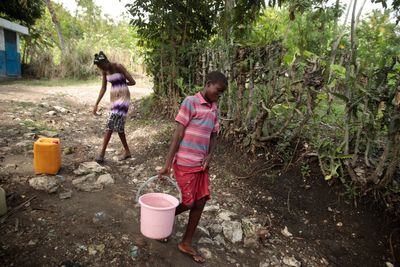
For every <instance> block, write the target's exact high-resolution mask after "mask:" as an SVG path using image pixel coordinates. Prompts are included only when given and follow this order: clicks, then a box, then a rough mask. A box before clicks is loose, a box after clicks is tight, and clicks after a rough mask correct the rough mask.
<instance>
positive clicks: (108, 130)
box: [96, 129, 113, 162]
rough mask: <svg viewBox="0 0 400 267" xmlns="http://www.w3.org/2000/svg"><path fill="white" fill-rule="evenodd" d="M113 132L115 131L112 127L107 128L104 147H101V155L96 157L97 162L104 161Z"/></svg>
mask: <svg viewBox="0 0 400 267" xmlns="http://www.w3.org/2000/svg"><path fill="white" fill-rule="evenodd" d="M112 133H113V132H112V131H111V130H110V129H107V130H106V132H105V133H104V139H103V147H102V149H101V152H100V155H98V156H97V158H96V161H97V162H102V161H104V155H105V154H106V149H107V146H108V142H110V138H111V135H112Z"/></svg>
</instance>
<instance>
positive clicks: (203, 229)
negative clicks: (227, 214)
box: [197, 225, 210, 236]
mask: <svg viewBox="0 0 400 267" xmlns="http://www.w3.org/2000/svg"><path fill="white" fill-rule="evenodd" d="M197 230H198V231H199V232H200V233H202V234H203V235H205V236H210V232H209V231H208V230H207V229H206V228H205V227H203V226H200V225H198V226H197Z"/></svg>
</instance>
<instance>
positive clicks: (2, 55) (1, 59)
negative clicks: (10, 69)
mask: <svg viewBox="0 0 400 267" xmlns="http://www.w3.org/2000/svg"><path fill="white" fill-rule="evenodd" d="M0 76H6V51H4V50H0Z"/></svg>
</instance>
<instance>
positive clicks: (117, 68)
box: [93, 51, 136, 163]
mask: <svg viewBox="0 0 400 267" xmlns="http://www.w3.org/2000/svg"><path fill="white" fill-rule="evenodd" d="M93 63H94V64H95V65H96V66H97V67H98V68H99V69H100V70H101V72H102V76H103V79H102V84H101V89H100V93H99V97H98V98H97V101H96V104H95V106H94V108H93V114H94V115H97V109H98V105H99V103H100V101H101V99H102V98H103V96H104V94H105V92H106V90H107V82H110V83H111V90H110V99H111V112H110V116H109V118H108V120H107V123H106V131H105V133H104V140H103V147H102V149H101V152H100V154H99V155H98V156H97V157H96V161H97V162H98V163H102V162H104V156H105V153H106V149H107V145H108V142H109V141H110V138H111V135H112V133H113V132H117V133H118V135H119V138H120V139H121V143H122V145H123V147H124V153H123V154H122V155H121V156H120V157H119V160H125V159H127V158H130V157H131V152H130V150H129V146H128V143H127V142H126V136H125V120H126V115H127V113H128V110H129V105H130V100H131V99H130V93H129V88H128V85H135V84H136V82H135V80H134V79H133V77H132V75H131V74H130V73H129V72H128V71H127V70H126V69H125V67H124V66H123V65H121V64H118V63H112V62H110V61H109V60H108V59H107V57H106V55H105V54H104V53H103V52H102V51H100V52H99V53H98V54H95V55H94V61H93Z"/></svg>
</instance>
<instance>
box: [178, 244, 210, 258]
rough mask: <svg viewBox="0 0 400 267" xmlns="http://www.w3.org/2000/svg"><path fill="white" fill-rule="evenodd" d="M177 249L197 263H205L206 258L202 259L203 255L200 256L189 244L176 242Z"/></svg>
mask: <svg viewBox="0 0 400 267" xmlns="http://www.w3.org/2000/svg"><path fill="white" fill-rule="evenodd" d="M178 250H179V251H180V252H182V253H183V254H185V255H187V256H189V257H190V258H192V260H193V261H195V262H197V263H205V262H206V259H204V257H203V256H201V255H200V254H199V253H198V252H196V251H195V250H194V249H193V248H192V247H191V246H189V245H186V244H184V243H179V244H178Z"/></svg>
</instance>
